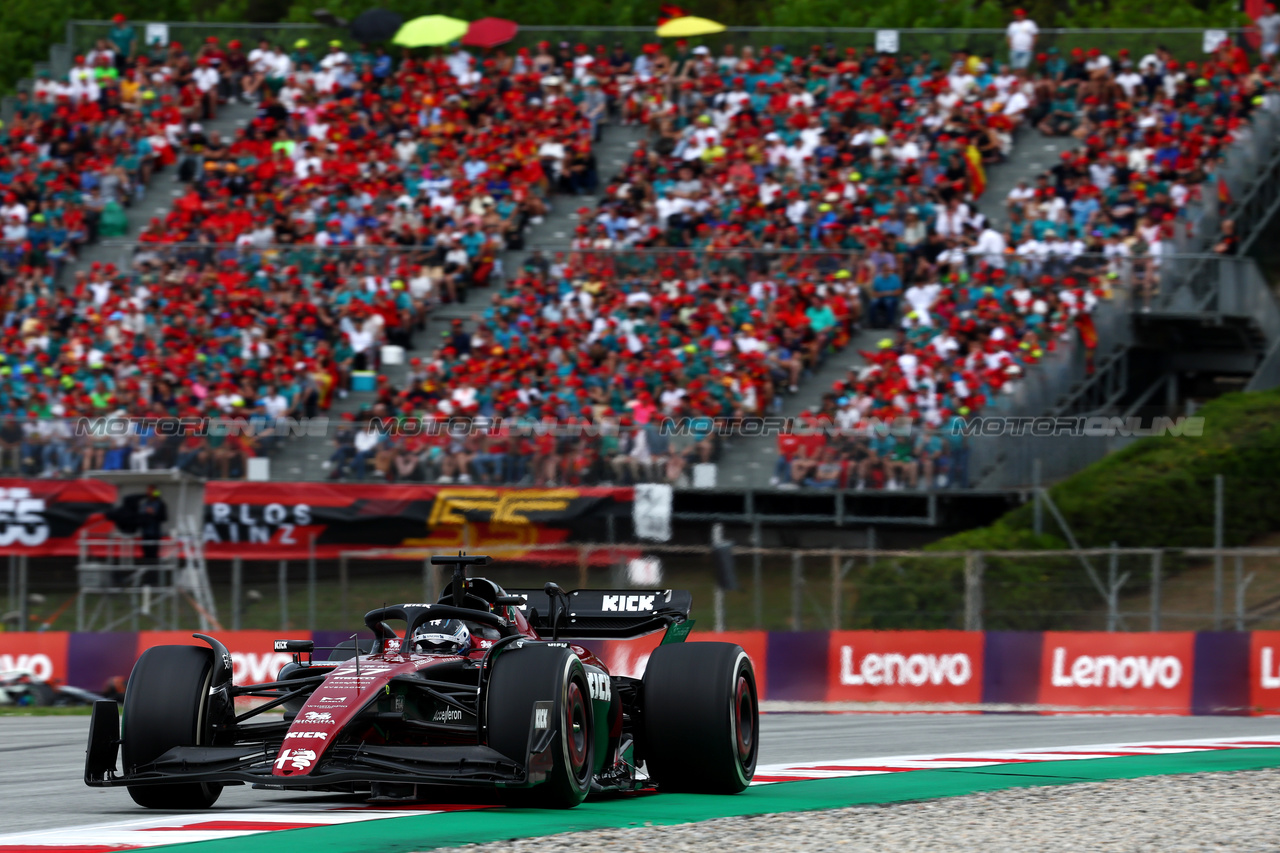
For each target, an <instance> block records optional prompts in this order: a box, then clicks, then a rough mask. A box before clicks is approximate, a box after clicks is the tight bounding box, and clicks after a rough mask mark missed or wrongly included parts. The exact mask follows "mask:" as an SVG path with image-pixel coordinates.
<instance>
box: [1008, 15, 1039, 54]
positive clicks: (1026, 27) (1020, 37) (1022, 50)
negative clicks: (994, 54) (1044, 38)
mask: <svg viewBox="0 0 1280 853" xmlns="http://www.w3.org/2000/svg"><path fill="white" fill-rule="evenodd" d="M1039 32H1040V28H1039V27H1037V26H1036V22H1035V21H1033V20H1031V19H1030V18H1028V17H1027V13H1026V12H1025V11H1023V10H1022V9H1014V10H1013V21H1011V22H1010V23H1009V26H1008V27H1006V28H1005V40H1006V41H1007V42H1008V43H1009V64H1010V65H1012V66H1013V67H1014V68H1026V67H1027V66H1028V65H1030V64H1031V52H1032V51H1033V50H1035V47H1036V36H1037V34H1039Z"/></svg>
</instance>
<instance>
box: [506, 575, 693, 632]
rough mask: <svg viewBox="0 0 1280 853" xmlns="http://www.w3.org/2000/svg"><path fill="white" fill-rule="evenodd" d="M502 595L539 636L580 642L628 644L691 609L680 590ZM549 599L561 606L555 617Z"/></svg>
mask: <svg viewBox="0 0 1280 853" xmlns="http://www.w3.org/2000/svg"><path fill="white" fill-rule="evenodd" d="M548 586H553V585H550V584H549V585H548ZM553 588H554V587H553ZM506 593H507V594H508V595H517V596H519V597H520V598H523V599H524V600H525V604H523V605H520V609H521V610H522V611H523V612H524V615H525V618H527V619H528V620H529V624H530V625H532V626H533V628H534V630H536V631H537V632H538V633H539V634H542V635H544V636H549V635H550V634H551V633H553V632H555V633H558V634H559V635H560V636H562V637H581V638H583V639H630V638H632V637H640V636H643V635H644V634H649V633H652V632H654V631H661V630H663V629H665V628H667V627H669V626H671V625H672V624H675V623H678V622H685V621H686V620H688V618H689V609H690V608H691V607H692V606H693V596H691V595H690V594H689V593H688V592H686V591H685V590H682V589H644V590H640V589H575V590H573V591H571V592H564V593H559V594H556V593H555V592H548V590H546V589H508V590H506ZM553 596H554V597H555V598H560V599H562V601H563V602H564V603H563V604H561V605H560V607H561V610H560V612H559V613H558V614H557V612H556V608H555V602H553ZM553 621H554V622H555V623H556V624H554V625H553V624H552V623H553Z"/></svg>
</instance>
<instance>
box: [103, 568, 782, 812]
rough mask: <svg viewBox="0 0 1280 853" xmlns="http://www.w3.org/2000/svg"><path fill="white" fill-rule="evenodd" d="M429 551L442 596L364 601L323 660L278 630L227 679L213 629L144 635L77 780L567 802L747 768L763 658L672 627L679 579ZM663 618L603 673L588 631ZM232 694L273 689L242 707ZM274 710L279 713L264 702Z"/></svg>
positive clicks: (720, 783)
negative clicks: (628, 656)
mask: <svg viewBox="0 0 1280 853" xmlns="http://www.w3.org/2000/svg"><path fill="white" fill-rule="evenodd" d="M432 561H433V562H434V563H437V564H444V565H451V566H452V567H453V580H452V582H451V583H450V584H449V585H448V586H447V587H446V588H445V590H444V592H443V594H442V596H441V599H440V602H439V603H437V604H401V605H396V606H393V607H384V608H381V609H379V610H374V611H371V612H370V613H368V614H366V615H365V624H366V625H367V626H368V628H369V630H370V631H372V632H373V639H372V640H364V641H358V640H355V639H353V640H352V641H351V642H350V643H347V644H345V647H339V648H337V649H333V650H329V653H328V654H327V655H326V656H325V657H326V658H327V659H323V660H322V659H320V658H319V656H318V655H317V654H316V651H317V650H316V649H315V648H314V645H313V643H312V642H311V641H291V640H278V641H276V648H277V650H281V651H288V652H293V653H294V657H293V662H292V663H290V664H287V665H286V666H285V667H284V668H283V669H282V670H281V671H280V673H279V676H278V678H277V680H276V681H273V682H270V683H266V684H253V685H247V686H243V687H237V686H235V685H233V684H232V680H231V656H230V655H229V654H228V653H227V650H226V648H225V647H224V646H223V645H222V644H221V643H220V642H218V641H217V640H216V639H214V638H213V637H209V636H205V635H203V634H196V635H195V636H196V637H197V638H198V639H200V640H203V641H204V642H205V643H206V644H207V645H208V648H205V647H203V646H157V647H154V648H151V649H148V650H147V651H146V652H144V653H143V654H142V656H141V657H140V658H139V659H138V662H137V663H136V664H135V665H134V668H133V672H132V674H131V675H130V676H129V683H128V686H127V687H126V690H125V698H124V716H123V723H122V722H121V717H120V715H119V712H118V711H117V706H116V704H115V703H114V702H99V703H96V704H95V705H94V708H93V715H92V719H91V723H90V729H89V746H88V752H87V756H86V762H85V783H86V784H88V785H91V786H95V787H103V786H124V787H126V788H127V789H128V791H129V794H130V795H131V796H132V797H133V799H134V801H135V802H137V803H138V804H139V805H142V806H147V807H150V808H181V809H191V808H204V807H208V806H210V805H212V804H213V803H214V801H216V800H217V798H218V795H219V794H220V793H221V791H222V788H223V787H224V786H226V785H235V784H249V785H253V786H255V787H260V788H269V789H284V790H309V791H337V792H346V793H354V794H367V795H368V796H369V797H370V798H372V799H378V800H384V799H418V798H426V797H431V798H439V797H440V796H441V793H442V792H441V791H439V790H438V789H435V790H433V789H432V788H431V787H430V786H440V785H444V786H459V785H467V786H487V787H492V788H501V789H504V791H505V792H506V793H505V797H504V799H506V800H508V801H509V802H512V803H514V804H521V805H538V806H546V807H558V808H569V807H573V806H576V805H577V804H578V803H580V802H582V800H583V799H584V798H586V797H587V796H588V795H591V794H597V793H605V792H620V791H632V790H637V789H640V788H653V787H656V788H657V789H659V790H661V791H686V792H705V793H718V794H725V793H736V792H738V791H741V790H743V789H744V788H745V787H746V786H747V784H748V783H749V782H750V781H751V777H752V775H753V773H754V772H755V765H756V756H757V753H758V748H759V745H758V733H759V710H758V701H757V692H756V680H755V672H754V670H753V668H752V665H751V660H750V658H748V657H747V655H746V653H745V652H744V651H743V650H742V649H741V648H740V647H739V646H736V645H733V644H731V643H687V644H686V643H684V642H683V640H684V639H685V637H686V636H687V635H688V633H689V629H690V628H691V627H692V625H693V623H692V622H691V621H690V620H689V618H688V617H689V607H690V604H691V598H690V596H689V593H687V592H681V591H676V590H648V591H638V590H575V591H573V592H564V591H563V590H561V589H560V588H559V587H557V586H556V585H555V584H550V583H549V584H547V585H546V586H545V587H544V588H543V589H540V590H510V591H508V590H504V589H502V588H501V587H500V586H499V585H498V584H496V583H494V582H493V581H490V580H486V579H483V578H468V577H467V569H468V567H469V566H475V565H487V564H488V562H489V558H488V557H483V556H462V555H459V556H457V557H453V556H448V557H433V558H432ZM390 623H397V626H398V627H399V630H397V628H396V627H393V625H392V624H390ZM460 625H461V626H464V627H458V626H460ZM656 631H664V632H665V633H664V636H663V638H662V642H661V644H660V645H659V646H658V647H657V648H656V649H654V651H653V653H652V654H651V655H650V657H649V661H648V664H647V667H646V669H645V672H644V676H643V678H629V677H625V676H620V675H611V674H610V673H609V672H608V670H607V669H606V668H605V666H604V664H603V663H602V662H601V661H600V660H599V659H598V658H597V657H596V656H595V655H594V654H592V653H591V652H590V651H589V650H588V648H587V647H586V645H587V644H589V643H590V642H591V641H592V640H599V639H625V638H634V637H639V636H642V635H645V634H649V633H652V632H656ZM442 636H443V637H444V641H442V640H441V637H442ZM457 637H461V638H462V639H460V640H457V642H455V643H454V644H453V645H452V646H451V645H450V643H449V642H446V641H449V640H454V639H456V638H457ZM239 697H255V698H257V699H259V700H264V701H262V703H261V704H258V705H257V706H256V707H253V708H252V709H250V710H245V711H242V712H239V713H238V712H237V709H236V699H237V698H239ZM274 709H283V711H284V718H283V719H281V720H275V721H270V720H271V718H270V717H268V716H266V712H269V711H273V710H274ZM117 756H119V757H120V758H121V759H122V764H123V767H122V769H121V770H119V771H118V770H117V769H116V767H117Z"/></svg>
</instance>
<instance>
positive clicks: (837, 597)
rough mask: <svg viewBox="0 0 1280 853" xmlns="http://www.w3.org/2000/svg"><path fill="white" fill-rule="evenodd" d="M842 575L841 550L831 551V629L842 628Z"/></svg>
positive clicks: (837, 629)
mask: <svg viewBox="0 0 1280 853" xmlns="http://www.w3.org/2000/svg"><path fill="white" fill-rule="evenodd" d="M843 580H844V578H842V577H841V575H840V552H839V551H832V552H831V630H833V631H839V630H840V610H841V605H842V604H843V601H842V600H841V599H842V598H843V596H842V595H841V591H842V589H843V587H844V584H843V583H842V581H843Z"/></svg>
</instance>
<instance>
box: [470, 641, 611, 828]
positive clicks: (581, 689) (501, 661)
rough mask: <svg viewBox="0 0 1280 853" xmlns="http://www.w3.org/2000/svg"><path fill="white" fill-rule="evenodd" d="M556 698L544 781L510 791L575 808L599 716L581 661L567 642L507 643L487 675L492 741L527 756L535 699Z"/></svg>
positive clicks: (534, 801)
mask: <svg viewBox="0 0 1280 853" xmlns="http://www.w3.org/2000/svg"><path fill="white" fill-rule="evenodd" d="M545 701H552V703H553V705H552V709H551V719H552V721H553V725H555V726H556V727H557V732H556V734H557V737H556V744H555V748H554V752H555V756H554V760H553V764H552V769H551V771H550V772H549V773H548V774H547V778H546V781H544V782H542V784H540V785H535V786H534V787H532V788H527V789H516V790H513V791H511V795H512V801H513V802H512V804H513V805H521V806H536V807H542V808H555V809H571V808H573V807H574V806H576V805H578V804H579V803H581V802H582V801H583V800H584V799H586V796H587V793H588V792H589V791H590V790H591V777H592V774H593V772H594V770H593V768H594V767H595V764H594V749H595V747H594V744H595V720H594V719H593V715H592V706H591V694H590V692H589V691H588V689H587V676H586V673H585V671H584V670H583V668H582V662H581V661H580V660H578V656H577V655H575V654H574V653H573V652H572V651H570V650H569V649H567V648H563V647H556V646H543V645H538V644H533V643H528V644H526V645H525V646H524V647H523V648H520V649H505V650H503V651H502V652H501V653H500V654H498V655H497V657H496V658H495V659H494V662H493V672H492V674H491V675H490V676H489V698H488V702H487V703H486V707H487V709H488V710H487V713H488V717H489V746H491V747H493V748H494V749H496V750H497V751H498V752H501V753H502V754H503V755H505V756H507V757H508V758H511V759H513V760H515V761H519V762H520V763H521V764H523V763H525V762H526V761H528V759H529V756H528V755H527V754H526V753H527V751H528V749H529V727H530V725H531V723H532V721H533V714H534V705H535V704H536V703H537V702H545Z"/></svg>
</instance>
